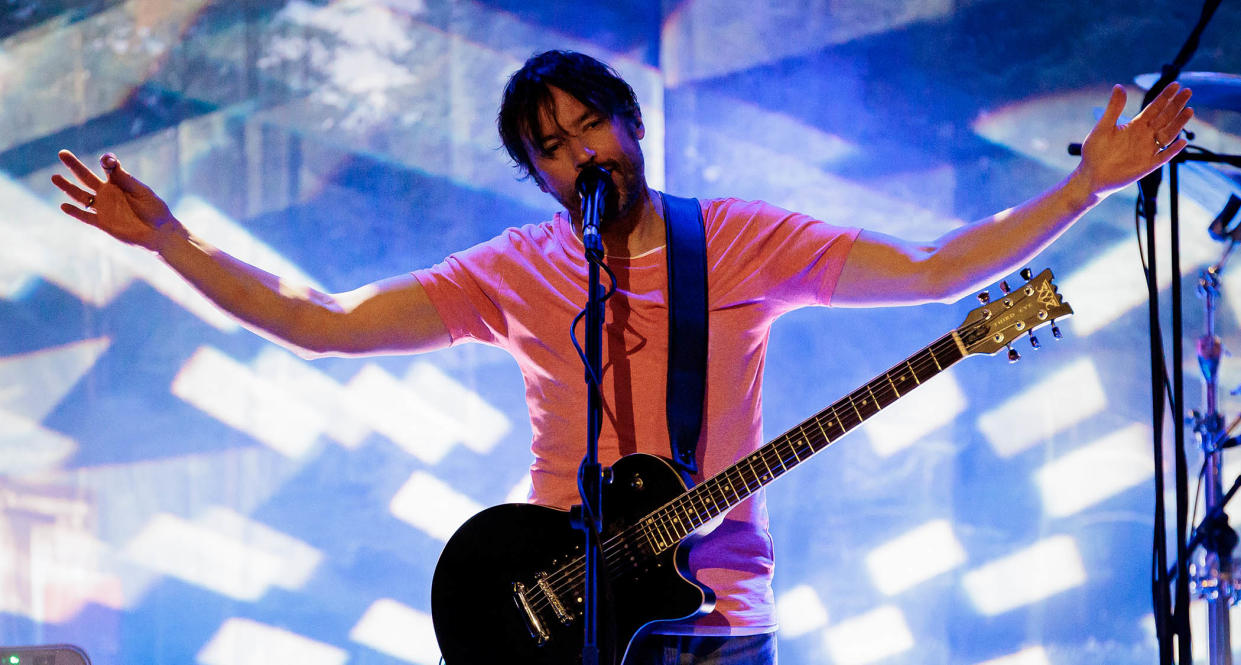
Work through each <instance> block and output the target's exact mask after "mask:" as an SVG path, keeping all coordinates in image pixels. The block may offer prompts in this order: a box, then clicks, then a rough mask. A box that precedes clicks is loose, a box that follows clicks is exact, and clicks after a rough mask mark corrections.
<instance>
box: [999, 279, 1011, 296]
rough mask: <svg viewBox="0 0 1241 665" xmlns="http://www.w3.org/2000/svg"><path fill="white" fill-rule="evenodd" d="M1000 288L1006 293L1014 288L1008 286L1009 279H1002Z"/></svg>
mask: <svg viewBox="0 0 1241 665" xmlns="http://www.w3.org/2000/svg"><path fill="white" fill-rule="evenodd" d="M1000 290H1001V291H1003V292H1004V293H1008V292H1009V291H1011V290H1012V289H1010V288H1008V281H1007V280H1000Z"/></svg>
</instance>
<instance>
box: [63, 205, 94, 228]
mask: <svg viewBox="0 0 1241 665" xmlns="http://www.w3.org/2000/svg"><path fill="white" fill-rule="evenodd" d="M60 211H61V212H63V213H65V214H66V215H69V216H70V217H72V218H74V219H76V220H78V221H79V222H86V223H87V224H90V225H91V226H95V227H98V226H99V215H96V214H95V213H93V212H91V211H89V210H83V209H82V208H79V207H77V206H75V205H72V204H69V203H62V204H60Z"/></svg>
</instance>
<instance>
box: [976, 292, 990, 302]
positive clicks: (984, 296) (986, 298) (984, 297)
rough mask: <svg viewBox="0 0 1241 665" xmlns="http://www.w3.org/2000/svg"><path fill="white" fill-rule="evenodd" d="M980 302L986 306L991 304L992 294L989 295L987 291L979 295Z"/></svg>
mask: <svg viewBox="0 0 1241 665" xmlns="http://www.w3.org/2000/svg"><path fill="white" fill-rule="evenodd" d="M978 302H980V303H982V304H984V305H985V304H987V303H989V302H991V294H990V293H987V292H986V291H983V292H982V293H980V294H978Z"/></svg>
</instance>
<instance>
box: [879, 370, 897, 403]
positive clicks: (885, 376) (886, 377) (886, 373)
mask: <svg viewBox="0 0 1241 665" xmlns="http://www.w3.org/2000/svg"><path fill="white" fill-rule="evenodd" d="M883 378H885V379H887V380H888V385H889V386H892V393H893V394H895V395H896V397H894V398H892V401H896V400H898V399H900V397H901V391H900V390H899V389H897V387H896V384H895V383H894V382H893V381H892V372H885V373H884V375H883Z"/></svg>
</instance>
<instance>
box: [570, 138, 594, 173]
mask: <svg viewBox="0 0 1241 665" xmlns="http://www.w3.org/2000/svg"><path fill="white" fill-rule="evenodd" d="M595 156H596V152H595V149H594V148H592V147H591V146H590V145H589V144H588V143H587V142H586V141H582V140H576V141H573V161H574V164H575V165H576V166H577V167H578V168H581V167H583V166H586V165H587V164H590V163H592V162H594V161H595Z"/></svg>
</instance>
